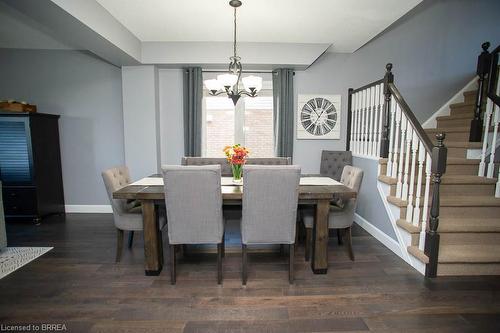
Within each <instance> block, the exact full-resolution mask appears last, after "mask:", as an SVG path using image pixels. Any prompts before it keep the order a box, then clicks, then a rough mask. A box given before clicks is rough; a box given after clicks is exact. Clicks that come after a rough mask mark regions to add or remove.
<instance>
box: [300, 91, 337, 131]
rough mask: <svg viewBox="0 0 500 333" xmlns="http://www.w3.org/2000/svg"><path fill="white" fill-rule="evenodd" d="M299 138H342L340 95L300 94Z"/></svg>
mask: <svg viewBox="0 0 500 333" xmlns="http://www.w3.org/2000/svg"><path fill="white" fill-rule="evenodd" d="M298 107H299V108H298V117H297V139H339V138H340V130H339V129H340V95H327V96H318V95H299V101H298Z"/></svg>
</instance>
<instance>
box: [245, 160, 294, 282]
mask: <svg viewBox="0 0 500 333" xmlns="http://www.w3.org/2000/svg"><path fill="white" fill-rule="evenodd" d="M243 179H244V182H243V202H242V205H243V208H242V218H241V242H242V259H243V263H242V282H243V285H245V284H246V282H247V245H252V244H280V245H283V244H287V245H288V247H289V254H290V255H289V281H290V283H293V275H294V274H293V261H294V246H293V245H294V243H295V233H296V226H297V223H296V222H297V220H296V216H297V204H298V197H299V181H300V167H299V166H295V165H288V166H263V165H245V166H244V167H243Z"/></svg>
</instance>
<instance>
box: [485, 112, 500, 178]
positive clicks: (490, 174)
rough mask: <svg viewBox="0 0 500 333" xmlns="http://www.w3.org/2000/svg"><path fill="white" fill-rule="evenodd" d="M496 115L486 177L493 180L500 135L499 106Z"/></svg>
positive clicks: (494, 116)
mask: <svg viewBox="0 0 500 333" xmlns="http://www.w3.org/2000/svg"><path fill="white" fill-rule="evenodd" d="M494 109H495V111H494V115H493V124H492V125H493V138H492V140H491V145H490V147H491V154H490V162H489V163H488V172H487V174H486V176H487V177H488V178H493V172H494V171H495V150H496V142H497V134H498V123H499V122H500V115H499V113H500V112H499V110H498V106H496V105H495V107H494Z"/></svg>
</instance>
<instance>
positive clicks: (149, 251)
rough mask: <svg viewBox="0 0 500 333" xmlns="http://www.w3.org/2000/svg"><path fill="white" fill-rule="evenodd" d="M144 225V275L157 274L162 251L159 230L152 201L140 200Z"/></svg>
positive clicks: (161, 259)
mask: <svg viewBox="0 0 500 333" xmlns="http://www.w3.org/2000/svg"><path fill="white" fill-rule="evenodd" d="M142 219H143V225H144V261H145V270H146V275H159V274H160V272H161V269H162V262H163V253H161V252H160V249H161V244H160V232H159V228H158V222H157V219H156V210H155V205H154V202H153V201H149V200H145V201H143V202H142Z"/></svg>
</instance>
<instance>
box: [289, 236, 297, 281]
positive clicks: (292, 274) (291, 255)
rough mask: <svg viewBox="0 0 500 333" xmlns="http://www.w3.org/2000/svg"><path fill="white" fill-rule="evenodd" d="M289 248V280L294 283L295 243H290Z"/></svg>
mask: <svg viewBox="0 0 500 333" xmlns="http://www.w3.org/2000/svg"><path fill="white" fill-rule="evenodd" d="M288 249H289V253H290V255H289V258H288V282H290V284H293V278H294V270H293V263H294V252H295V246H294V244H290V245H288Z"/></svg>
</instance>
